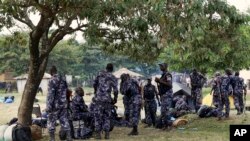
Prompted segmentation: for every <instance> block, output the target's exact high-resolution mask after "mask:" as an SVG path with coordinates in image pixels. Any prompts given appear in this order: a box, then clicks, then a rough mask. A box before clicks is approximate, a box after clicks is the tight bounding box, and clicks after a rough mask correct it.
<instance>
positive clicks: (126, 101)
mask: <svg viewBox="0 0 250 141" xmlns="http://www.w3.org/2000/svg"><path fill="white" fill-rule="evenodd" d="M127 77H129V75H128V74H122V75H121V80H125V79H126V78H127ZM124 82H125V81H122V82H121V84H120V92H121V94H122V95H123V98H122V99H123V105H124V117H125V120H126V121H128V122H129V112H130V109H129V99H130V98H129V97H130V96H129V95H128V94H129V93H126V92H125V91H123V90H122V89H123V88H125V85H126V83H124Z"/></svg>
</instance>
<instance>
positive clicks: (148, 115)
mask: <svg viewBox="0 0 250 141" xmlns="http://www.w3.org/2000/svg"><path fill="white" fill-rule="evenodd" d="M144 108H145V119H146V123H147V124H152V123H153V124H155V120H156V110H157V105H156V101H155V100H154V99H152V100H145V104H144Z"/></svg>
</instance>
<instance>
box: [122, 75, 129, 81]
mask: <svg viewBox="0 0 250 141" xmlns="http://www.w3.org/2000/svg"><path fill="white" fill-rule="evenodd" d="M129 78H130V76H129V74H127V73H123V74H122V75H121V80H122V82H124V81H126V80H128V79H129Z"/></svg>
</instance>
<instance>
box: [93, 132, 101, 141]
mask: <svg viewBox="0 0 250 141" xmlns="http://www.w3.org/2000/svg"><path fill="white" fill-rule="evenodd" d="M95 139H97V140H100V139H102V136H101V132H96V136H95Z"/></svg>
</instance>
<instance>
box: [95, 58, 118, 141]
mask: <svg viewBox="0 0 250 141" xmlns="http://www.w3.org/2000/svg"><path fill="white" fill-rule="evenodd" d="M112 72H113V64H111V63H109V64H107V66H106V71H101V72H100V73H99V75H98V76H97V77H96V78H95V80H94V85H93V86H94V90H95V96H94V99H95V106H94V119H95V130H96V133H97V135H96V139H101V131H104V132H105V139H109V130H110V118H111V108H112V107H111V106H112V104H115V103H116V102H117V97H118V88H117V85H118V82H117V78H115V76H114V75H113V74H112ZM112 90H113V92H114V98H113V99H112V97H111V91H112Z"/></svg>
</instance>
